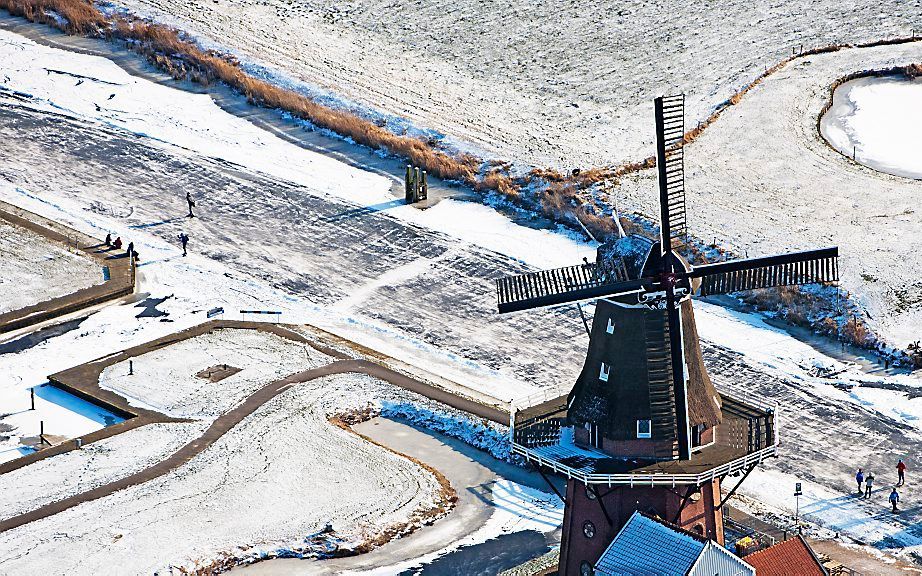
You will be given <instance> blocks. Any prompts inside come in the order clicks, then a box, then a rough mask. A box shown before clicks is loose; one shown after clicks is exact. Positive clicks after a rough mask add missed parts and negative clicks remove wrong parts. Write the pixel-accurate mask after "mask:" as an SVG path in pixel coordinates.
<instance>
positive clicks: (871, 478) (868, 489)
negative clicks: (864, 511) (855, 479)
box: [864, 472, 874, 498]
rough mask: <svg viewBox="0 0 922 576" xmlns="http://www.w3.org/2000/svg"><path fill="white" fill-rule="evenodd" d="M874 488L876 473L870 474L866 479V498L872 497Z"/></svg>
mask: <svg viewBox="0 0 922 576" xmlns="http://www.w3.org/2000/svg"><path fill="white" fill-rule="evenodd" d="M872 486H874V473H873V472H868V477H867V478H865V479H864V497H865V498H870V497H871V487H872Z"/></svg>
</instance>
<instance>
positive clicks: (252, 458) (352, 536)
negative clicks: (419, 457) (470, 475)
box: [0, 357, 438, 575]
mask: <svg viewBox="0 0 922 576" xmlns="http://www.w3.org/2000/svg"><path fill="white" fill-rule="evenodd" d="M176 362H177V363H180V364H182V363H183V361H182V359H181V358H179V357H177V358H176ZM189 367H191V365H190V366H189ZM172 383H173V382H172V381H171V380H164V381H163V382H162V384H163V386H164V387H169V386H170V385H171V384H172ZM381 400H388V401H412V402H417V403H422V404H425V400H424V399H422V398H419V397H413V396H412V395H410V394H409V393H406V392H404V391H402V390H400V389H396V388H394V387H392V386H390V385H389V384H386V383H382V382H380V381H377V380H374V379H372V378H368V377H364V376H359V375H341V376H333V377H325V378H321V379H318V380H314V381H311V382H308V383H305V384H302V385H298V386H295V387H293V388H291V389H290V390H288V391H286V392H283V393H282V394H280V395H278V396H277V397H275V398H274V399H272V400H270V401H269V402H267V403H266V404H265V405H264V406H263V407H261V408H259V409H258V410H257V411H256V412H254V413H253V414H252V415H250V416H249V417H247V418H246V419H244V421H243V422H241V423H240V424H239V425H238V426H236V427H234V428H233V429H232V430H230V431H229V432H228V433H227V434H225V435H224V436H223V437H222V438H220V439H219V440H218V441H217V442H216V443H215V444H214V445H213V446H211V447H209V448H208V449H206V450H205V451H204V452H203V453H202V454H200V455H199V456H197V457H195V458H193V459H192V461H190V462H189V463H188V464H186V465H183V466H181V467H180V468H178V469H176V470H174V471H173V472H170V473H168V474H167V475H165V476H162V477H160V478H157V479H154V480H151V481H149V482H147V483H145V484H142V485H139V486H135V487H132V488H128V489H125V490H122V491H120V492H117V493H115V494H113V495H111V496H108V497H106V498H103V499H101V500H96V501H92V502H88V503H85V504H82V505H80V506H78V507H76V508H71V509H69V510H67V511H64V512H62V513H60V514H57V515H55V516H52V517H49V518H47V519H44V520H40V521H36V522H32V523H30V524H27V525H25V526H22V527H20V528H15V529H13V530H10V531H7V532H4V533H2V534H0V573H4V574H94V575H102V574H117V575H121V574H126V573H131V574H142V573H143V574H151V573H154V572H157V571H160V573H164V571H168V569H169V567H170V566H171V565H175V566H178V565H192V564H193V563H194V562H195V561H207V560H210V559H214V558H217V557H219V556H220V554H221V553H223V552H227V553H233V554H241V555H242V554H244V553H245V551H247V550H249V551H251V552H252V550H251V547H253V548H255V549H256V550H258V549H264V550H273V549H276V548H278V547H286V546H295V545H297V544H298V543H300V542H301V540H302V539H303V538H304V537H305V536H307V535H308V534H311V533H314V532H317V531H319V530H321V529H322V528H323V527H324V526H325V525H326V523H327V522H331V523H332V524H333V527H334V529H336V531H337V532H338V533H339V535H340V536H341V537H343V538H346V539H348V540H350V541H352V542H354V543H358V542H361V541H364V540H365V539H366V538H372V537H374V536H375V535H377V534H378V533H379V532H380V531H381V530H382V529H384V528H386V527H388V526H390V525H392V524H401V523H404V522H407V521H409V520H410V519H411V518H412V517H413V516H414V514H415V513H417V512H419V511H421V510H428V509H429V508H430V507H431V506H433V503H434V501H435V495H436V492H437V490H438V483H437V482H436V480H435V478H434V477H433V476H432V475H431V474H429V473H428V472H426V471H425V470H423V469H422V468H420V467H419V466H417V465H416V464H413V463H412V462H410V461H408V460H406V459H404V458H402V457H400V456H397V455H395V454H393V453H391V452H388V451H386V450H384V449H382V448H380V447H378V446H375V445H373V444H369V443H367V442H365V441H363V440H361V439H360V438H358V437H357V436H355V435H353V434H350V433H349V432H346V431H344V430H341V429H339V428H336V427H335V426H333V425H331V424H329V423H328V422H327V416H328V415H329V414H330V413H331V412H337V411H339V410H343V409H348V408H354V407H361V406H365V405H366V404H368V403H374V402H376V401H381ZM142 436H143V433H142V435H139V436H137V437H136V438H135V439H137V440H143V437H142ZM123 448H128V447H127V446H123ZM129 449H130V448H129ZM125 458H126V459H128V460H130V459H131V457H130V456H125ZM53 464H54V459H53V460H52V463H51V464H45V465H44V466H43V467H42V471H44V472H46V473H45V474H43V475H42V476H41V478H44V479H45V480H44V481H45V482H47V483H54V482H56V480H55V478H54V476H53V474H57V473H58V469H57V468H56V467H54V466H53ZM69 464H70V463H69V462H67V461H64V462H62V466H64V468H63V469H61V471H62V472H64V471H66V470H67V469H68V467H69ZM39 466H41V465H39ZM49 466H52V467H51V468H49ZM29 468H31V467H29ZM29 468H25V469H23V470H22V473H23V474H26V475H27V476H29ZM37 472H39V470H36V474H35V475H33V476H35V477H39V476H38V474H37Z"/></svg>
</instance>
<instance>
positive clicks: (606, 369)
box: [599, 362, 611, 382]
mask: <svg viewBox="0 0 922 576" xmlns="http://www.w3.org/2000/svg"><path fill="white" fill-rule="evenodd" d="M610 372H611V366H609V365H608V364H606V363H605V362H602V367H601V368H599V380H601V381H602V382H608V374H609V373H610Z"/></svg>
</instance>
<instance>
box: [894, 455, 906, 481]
mask: <svg viewBox="0 0 922 576" xmlns="http://www.w3.org/2000/svg"><path fill="white" fill-rule="evenodd" d="M896 475H897V476H898V477H899V478H898V480H899V481H898V482H897V483H896V485H897V486H902V485H903V484H905V483H906V464H904V463H903V459H902V458H900V461H899V462H897V464H896Z"/></svg>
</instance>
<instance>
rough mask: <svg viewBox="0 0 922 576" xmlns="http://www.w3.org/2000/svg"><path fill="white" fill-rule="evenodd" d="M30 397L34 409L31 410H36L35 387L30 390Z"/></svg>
mask: <svg viewBox="0 0 922 576" xmlns="http://www.w3.org/2000/svg"><path fill="white" fill-rule="evenodd" d="M29 396H30V397H31V399H32V408H29V410H35V387H34V386H33V387H32V388H29Z"/></svg>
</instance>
